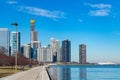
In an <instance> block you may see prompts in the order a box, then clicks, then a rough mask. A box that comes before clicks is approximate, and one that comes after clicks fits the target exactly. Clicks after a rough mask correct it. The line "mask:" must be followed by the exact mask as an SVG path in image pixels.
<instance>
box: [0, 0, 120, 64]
mask: <svg viewBox="0 0 120 80" xmlns="http://www.w3.org/2000/svg"><path fill="white" fill-rule="evenodd" d="M119 2H120V1H119V0H117V1H112V0H101V1H96V0H91V1H89V0H86V1H84V0H81V1H79V0H76V1H72V0H69V1H64V0H62V1H59V0H52V1H49V0H45V1H43V0H41V1H38V0H35V1H21V0H14V1H11V0H1V1H0V5H1V7H0V10H1V24H0V27H1V28H8V29H9V30H10V31H11V32H12V31H15V28H14V27H13V26H11V23H13V22H18V24H19V26H18V31H19V32H21V36H22V37H21V43H22V44H27V43H30V38H29V37H30V36H29V34H30V23H29V21H30V19H35V30H37V31H38V35H39V41H40V42H41V45H47V44H48V43H49V40H50V38H51V37H54V38H56V39H59V40H60V42H61V41H62V40H64V39H69V40H70V41H71V56H72V61H78V60H79V56H78V55H79V44H82V43H83V44H86V45H87V61H88V62H104V61H112V62H119V61H120V58H119V56H120V50H119V48H120V43H119V41H120V30H119V29H120V23H119V21H120V15H119V13H120V11H119V6H120V5H119ZM26 36H28V38H26Z"/></svg>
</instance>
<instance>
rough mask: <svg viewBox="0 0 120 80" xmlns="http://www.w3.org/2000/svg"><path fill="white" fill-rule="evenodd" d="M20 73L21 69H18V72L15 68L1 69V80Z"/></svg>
mask: <svg viewBox="0 0 120 80" xmlns="http://www.w3.org/2000/svg"><path fill="white" fill-rule="evenodd" d="M28 69H29V68H28V67H24V70H28ZM20 71H21V70H20V67H18V69H17V70H15V68H13V67H0V78H1V77H5V76H8V75H11V74H15V73H17V72H20Z"/></svg>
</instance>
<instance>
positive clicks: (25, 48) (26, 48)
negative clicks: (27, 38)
mask: <svg viewBox="0 0 120 80" xmlns="http://www.w3.org/2000/svg"><path fill="white" fill-rule="evenodd" d="M30 49H31V48H30V45H28V44H25V45H24V46H23V50H24V51H23V55H24V56H25V57H26V58H30Z"/></svg>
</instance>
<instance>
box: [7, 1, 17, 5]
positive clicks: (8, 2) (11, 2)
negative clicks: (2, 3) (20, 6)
mask: <svg viewBox="0 0 120 80" xmlns="http://www.w3.org/2000/svg"><path fill="white" fill-rule="evenodd" d="M17 3H18V2H17V1H7V2H6V4H17Z"/></svg>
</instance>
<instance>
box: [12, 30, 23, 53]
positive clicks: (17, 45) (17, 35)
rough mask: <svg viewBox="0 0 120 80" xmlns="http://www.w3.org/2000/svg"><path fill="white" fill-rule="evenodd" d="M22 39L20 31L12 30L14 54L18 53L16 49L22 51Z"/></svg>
mask: <svg viewBox="0 0 120 80" xmlns="http://www.w3.org/2000/svg"><path fill="white" fill-rule="evenodd" d="M20 39H21V38H20V32H12V52H11V53H12V55H14V54H16V51H17V52H21V51H20V50H21V47H20V44H21V43H20V41H21V40H20Z"/></svg>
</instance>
